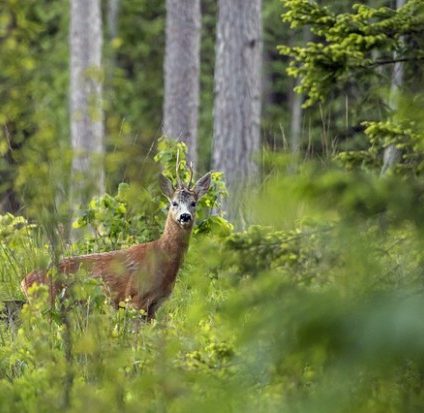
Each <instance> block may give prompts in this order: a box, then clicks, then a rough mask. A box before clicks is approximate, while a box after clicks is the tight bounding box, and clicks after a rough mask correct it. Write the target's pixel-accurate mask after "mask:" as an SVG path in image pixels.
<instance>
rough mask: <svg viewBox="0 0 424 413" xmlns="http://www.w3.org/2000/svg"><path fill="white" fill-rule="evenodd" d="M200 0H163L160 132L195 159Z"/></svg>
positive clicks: (190, 157)
mask: <svg viewBox="0 0 424 413" xmlns="http://www.w3.org/2000/svg"><path fill="white" fill-rule="evenodd" d="M200 27H201V13H200V0H167V1H166V48H165V67H164V72H165V98H164V125H163V133H164V135H166V136H168V137H169V138H173V139H178V140H182V141H183V142H185V143H186V144H187V146H188V154H189V159H190V160H191V161H192V162H193V165H194V166H195V165H196V161H197V123H198V111H199V71H200V57H199V56H200Z"/></svg>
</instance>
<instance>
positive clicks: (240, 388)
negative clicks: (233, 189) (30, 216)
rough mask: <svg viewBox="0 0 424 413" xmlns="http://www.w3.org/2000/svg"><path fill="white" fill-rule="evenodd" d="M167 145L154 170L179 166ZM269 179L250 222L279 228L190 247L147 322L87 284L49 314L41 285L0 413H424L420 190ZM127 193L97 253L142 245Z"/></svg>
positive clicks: (9, 360)
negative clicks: (166, 164)
mask: <svg viewBox="0 0 424 413" xmlns="http://www.w3.org/2000/svg"><path fill="white" fill-rule="evenodd" d="M170 145H171V146H170V147H168V146H166V143H165V141H164V142H162V143H161V150H160V152H159V153H160V156H159V157H160V159H168V155H171V154H172V153H173V154H174V155H175V147H174V145H175V144H174V143H170ZM182 149H184V148H182ZM168 150H169V154H168V155H167V151H168ZM181 157H182V159H184V151H183V150H182V152H181ZM171 164H172V161H170V165H171ZM174 166H175V164H174ZM281 168H283V169H281ZM272 170H273V173H272V175H270V176H269V177H268V179H267V180H266V181H265V183H264V184H263V187H262V188H261V190H260V192H259V193H258V194H257V196H256V197H257V199H254V198H251V199H250V207H251V213H252V219H254V221H257V222H265V221H266V222H268V224H269V226H268V227H264V226H261V225H255V226H253V227H250V228H247V229H246V231H243V232H240V233H234V232H232V231H231V232H230V231H229V229H228V227H226V226H225V225H223V226H222V227H221V225H220V226H219V228H220V229H222V228H227V229H228V230H225V231H221V230H220V231H217V232H215V231H212V233H209V234H207V236H199V235H196V236H194V237H193V240H192V243H191V246H190V249H189V252H188V256H187V258H186V263H185V265H184V268H183V271H182V272H181V274H180V276H179V277H178V280H177V283H176V286H175V290H174V292H173V294H172V295H171V298H170V299H169V300H168V301H167V302H166V303H165V304H164V306H162V307H161V309H160V310H159V312H158V315H157V319H156V320H155V321H154V322H152V323H151V324H145V323H144V322H143V321H142V319H141V317H140V314H139V313H138V312H137V311H135V310H134V309H132V308H131V307H130V306H128V305H127V304H126V303H121V306H120V308H119V309H117V310H115V309H113V308H112V306H111V305H110V304H109V302H108V300H107V298H106V297H105V296H104V295H103V292H102V289H101V286H100V285H99V284H98V283H97V282H94V281H93V280H90V279H88V278H87V277H86V276H85V274H83V273H81V274H76V276H75V277H74V278H73V282H72V284H71V287H70V289H69V290H68V292H67V295H66V296H65V297H62V298H61V299H59V300H58V302H57V303H56V305H55V306H54V307H51V305H50V302H49V299H48V296H47V289H46V288H42V287H40V288H38V289H35V290H34V291H33V292H32V301H31V304H30V305H25V306H24V308H23V309H22V312H21V315H20V321H19V325H18V327H17V328H16V327H14V328H9V327H8V326H7V325H6V324H2V323H0V340H2V341H1V342H2V349H1V357H0V400H1V403H2V409H3V410H4V411H16V410H20V411H35V410H36V411H50V412H54V411H70V412H72V411H81V410H85V409H88V408H90V409H91V410H94V411H99V412H100V411H104V410H105V409H108V411H119V412H122V411H129V412H132V411H139V410H140V409H143V410H147V411H158V410H167V411H172V412H185V411H199V410H201V411H217V410H220V411H221V410H224V411H235V412H238V411H243V412H244V411H251V410H254V411H259V412H273V411H275V412H277V411H300V412H305V413H306V412H315V411H317V410H318V411H325V412H337V413H339V412H344V411H346V412H360V411H364V410H363V409H364V407H363V406H368V407H367V411H372V412H379V411H381V412H383V411H384V412H385V411H390V410H392V411H408V410H410V409H413V407H414V406H420V405H421V404H422V402H423V399H422V392H421V391H420V388H421V386H422V379H421V377H422V374H423V372H424V370H423V368H424V366H423V364H422V355H423V351H424V350H423V334H422V331H424V330H423V328H422V327H423V326H422V316H421V303H422V299H423V295H422V294H423V291H424V290H423V287H424V284H423V281H422V280H423V270H422V268H423V266H422V264H423V260H422V253H421V251H422V243H423V232H422V230H423V229H422V222H424V219H423V217H422V212H421V209H422V208H421V203H420V202H417V200H418V199H420V197H422V193H423V192H422V191H421V192H420V191H419V190H418V187H417V181H416V180H406V181H405V180H402V179H401V178H399V177H396V176H395V175H393V176H388V177H386V178H385V179H377V178H376V177H375V176H373V175H371V174H370V173H365V172H360V171H356V172H348V171H346V170H341V169H338V168H335V167H333V166H331V165H329V166H327V167H326V168H325V170H323V168H322V166H321V167H320V168H318V167H317V165H316V164H311V165H304V166H303V167H302V168H301V169H300V171H299V174H298V175H296V176H293V175H292V176H287V175H286V174H282V170H285V165H284V164H281V165H278V163H276V164H275V166H274V168H273V169H272ZM167 172H168V173H171V172H172V171H171V170H169V171H167ZM130 192H131V186H127V185H122V186H121V187H120V188H119V191H118V194H117V196H115V197H109V196H107V197H104V198H103V199H99V200H96V201H95V202H94V203H93V205H92V206H90V208H91V210H92V212H93V214H94V215H93V216H91V215H90V214H87V216H86V217H85V218H87V220H88V221H87V222H91V223H93V225H94V226H95V227H96V228H100V227H101V228H103V230H104V232H103V234H102V237H101V238H103V241H100V237H99V239H98V240H97V241H96V243H94V244H93V245H94V246H95V247H96V248H97V247H101V246H102V245H105V246H106V245H107V246H111V245H113V244H114V243H115V244H117V245H118V244H119V245H124V241H128V240H130V239H131V236H135V237H136V236H138V233H134V235H132V233H131V231H132V228H131V225H129V224H130V223H133V225H134V226H135V227H137V225H139V228H140V229H141V228H142V225H143V223H142V222H134V221H131V219H133V218H134V217H136V214H135V215H132V212H131V213H130V212H129V210H128V205H129V204H128V203H127V200H128V197H129V196H130V195H129V194H130ZM420 194H421V195H420ZM265 211H266V213H265ZM85 218H84V219H85ZM221 219H222V218H219V217H218V218H216V220H218V221H219V220H221ZM90 220H91V221H90ZM2 222H3V227H4V228H5V230H4V234H6V233H7V234H9V235H8V238H7V239H8V240H9V241H7V242H9V243H11V242H12V239H13V240H19V239H20V237H21V236H23V234H22V231H24V230H23V229H22V228H25V226H26V224H25V223H24V222H23V221H22V220H21V219H15V218H13V217H11V216H8V217H7V218H5V219H4V221H2ZM21 222H22V224H21ZM210 222H212V224H211V225H212V226H213V225H214V222H215V221H210ZM222 222H223V223H225V221H222ZM118 223H120V224H119V225H120V226H119V225H118ZM272 223H274V224H272ZM21 225H24V226H23V227H21ZM90 225H91V224H90ZM31 228H32V227H31ZM199 228H201V225H200V226H199ZM115 230H116V232H113V231H115ZM31 231H32V229H31ZM141 232H142V229H141ZM199 232H201V231H199ZM24 234H25V233H24ZM32 236H33V235H31V237H32ZM107 238H110V240H109V241H106V239H107ZM13 242H15V241H13ZM101 242H103V244H102V243H101ZM10 245H11V244H10ZM14 245H15V244H14ZM74 248H75V249H77V247H76V246H74ZM16 256H17V257H18V258H19V257H22V256H24V250H22V249H18V250H17V252H16ZM0 259H1V262H2V263H3V262H4V261H5V257H4V256H0ZM17 281H18V280H16V279H15V280H14V281H13V282H15V283H17ZM15 286H16V284H15ZM346 372H348V374H347V373H346ZM336 396H337V397H336ZM369 406H371V407H369Z"/></svg>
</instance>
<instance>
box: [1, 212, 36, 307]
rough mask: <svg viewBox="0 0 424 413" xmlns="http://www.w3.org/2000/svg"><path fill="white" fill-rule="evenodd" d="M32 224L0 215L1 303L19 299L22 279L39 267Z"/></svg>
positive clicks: (11, 216) (24, 220)
mask: <svg viewBox="0 0 424 413" xmlns="http://www.w3.org/2000/svg"><path fill="white" fill-rule="evenodd" d="M37 238H38V237H37V231H36V226H35V225H34V224H30V223H28V221H27V220H26V219H25V218H23V217H19V216H18V217H15V216H13V215H12V214H5V215H0V263H1V265H0V299H1V300H11V299H14V298H16V297H20V296H21V294H20V291H19V283H20V279H21V278H22V275H23V274H25V273H26V272H29V271H30V270H31V268H32V266H33V265H34V263H38V264H39V265H40V264H41V265H42V252H43V251H42V249H39V248H38V247H37V245H38V244H39V242H38V241H37Z"/></svg>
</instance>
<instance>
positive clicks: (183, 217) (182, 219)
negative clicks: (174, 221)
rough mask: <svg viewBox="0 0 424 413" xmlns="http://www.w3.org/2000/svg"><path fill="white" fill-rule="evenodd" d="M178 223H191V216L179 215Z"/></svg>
mask: <svg viewBox="0 0 424 413" xmlns="http://www.w3.org/2000/svg"><path fill="white" fill-rule="evenodd" d="M180 221H181V222H189V221H191V215H190V214H181V215H180Z"/></svg>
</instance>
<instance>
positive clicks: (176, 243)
mask: <svg viewBox="0 0 424 413" xmlns="http://www.w3.org/2000/svg"><path fill="white" fill-rule="evenodd" d="M177 170H178V165H177ZM177 177H178V175H177ZM210 182H211V174H210V173H207V174H206V175H204V176H203V177H202V178H200V179H199V180H198V181H197V182H196V184H195V185H194V187H193V188H191V186H190V184H189V185H188V186H185V185H183V184H181V182H179V185H178V187H177V188H174V187H173V186H172V183H171V181H170V180H169V179H168V178H166V177H164V176H163V175H161V176H160V185H161V188H162V191H163V192H164V194H165V195H166V197H167V198H168V200H169V201H170V208H169V212H168V217H167V219H166V223H165V229H164V232H163V234H162V236H161V237H160V238H159V239H158V240H156V241H152V242H148V243H145V244H139V245H135V246H133V247H130V248H127V249H123V250H118V251H111V252H104V253H98V254H89V255H81V256H78V257H70V258H65V259H63V260H62V261H60V263H59V268H58V270H59V272H60V273H61V274H64V275H66V276H69V275H71V274H74V273H76V272H78V271H79V270H80V269H81V270H84V271H86V272H87V273H88V274H89V275H90V276H91V277H94V278H99V279H102V280H103V282H104V284H105V286H106V289H107V291H108V292H109V294H110V296H111V298H112V300H113V302H114V303H115V305H116V306H117V305H118V304H119V303H120V302H121V301H124V300H126V299H129V301H130V302H131V303H132V304H133V305H134V306H135V307H136V308H138V309H140V310H141V309H142V310H144V311H145V312H146V314H147V317H148V318H149V319H150V318H152V317H153V316H154V314H155V312H156V310H157V308H158V307H159V305H160V304H161V302H162V301H163V300H164V299H165V298H166V297H168V296H169V294H171V292H172V289H173V287H174V283H175V279H176V277H177V274H178V270H179V269H180V267H181V265H182V263H183V259H184V255H185V253H186V251H187V248H188V243H189V240H190V235H191V230H192V227H193V221H194V216H195V206H196V201H198V200H199V199H200V198H201V197H202V196H203V195H204V194H205V193H206V192H207V191H208V189H209V185H210ZM190 183H191V178H190ZM62 278H63V277H62ZM69 280H70V277H65V280H64V281H63V282H59V281H56V280H52V278H51V277H49V275H48V274H47V271H33V272H31V273H29V274H28V275H27V276H26V277H25V278H24V279H23V280H22V282H21V288H22V291H23V292H24V294H25V296H26V297H27V298H29V295H28V291H29V289H30V287H31V286H32V285H34V284H36V283H38V284H46V285H48V286H49V291H50V297H51V299H52V300H54V298H55V297H56V296H57V294H58V293H59V292H61V291H63V289H64V287H66V284H69Z"/></svg>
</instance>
